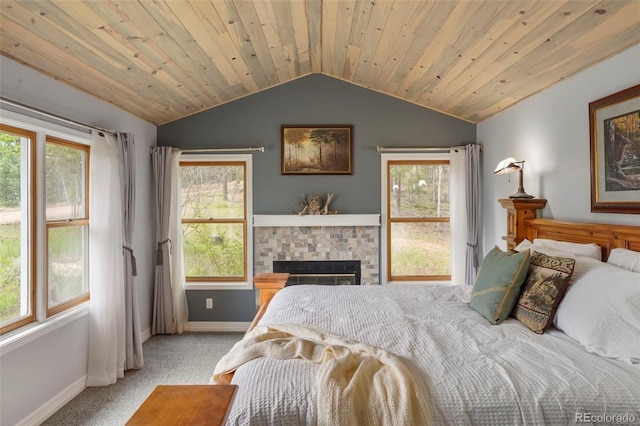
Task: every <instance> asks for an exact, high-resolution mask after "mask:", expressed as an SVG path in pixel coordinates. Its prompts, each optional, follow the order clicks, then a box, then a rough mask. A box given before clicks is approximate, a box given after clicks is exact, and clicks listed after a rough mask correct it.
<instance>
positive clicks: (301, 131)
mask: <svg viewBox="0 0 640 426" xmlns="http://www.w3.org/2000/svg"><path fill="white" fill-rule="evenodd" d="M281 135H282V161H281V164H282V174H283V175H350V174H353V141H352V138H353V126H351V125H317V126H297V125H295V126H294V125H282V129H281Z"/></svg>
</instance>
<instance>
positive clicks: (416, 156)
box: [380, 152, 451, 285]
mask: <svg viewBox="0 0 640 426" xmlns="http://www.w3.org/2000/svg"><path fill="white" fill-rule="evenodd" d="M424 160H432V161H433V160H447V161H448V160H450V156H449V153H448V152H437V153H393V154H380V167H381V170H380V176H381V181H380V188H382V194H381V197H380V199H381V205H380V213H381V214H380V284H382V285H397V284H421V285H424V284H428V285H437V284H445V285H448V284H451V281H392V282H388V281H387V273H388V271H389V268H388V265H387V246H388V245H387V239H388V238H389V236H388V235H387V234H388V233H387V219H389V217H388V214H387V202H388V201H389V200H388V197H387V194H388V191H387V180H388V176H387V170H388V164H389V161H424Z"/></svg>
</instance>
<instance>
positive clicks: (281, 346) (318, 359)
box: [213, 324, 430, 426]
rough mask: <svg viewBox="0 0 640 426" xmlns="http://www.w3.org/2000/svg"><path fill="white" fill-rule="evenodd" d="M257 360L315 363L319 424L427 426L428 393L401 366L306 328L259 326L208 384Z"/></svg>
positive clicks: (380, 353) (379, 352)
mask: <svg viewBox="0 0 640 426" xmlns="http://www.w3.org/2000/svg"><path fill="white" fill-rule="evenodd" d="M259 357H268V358H274V359H294V358H300V359H305V360H308V361H311V362H314V363H316V364H319V369H318V377H317V384H316V386H317V414H318V424H320V425H348V426H352V425H381V426H383V425H407V426H408V425H421V426H422V425H428V424H429V423H430V414H429V406H430V403H429V392H428V389H427V386H426V384H425V383H424V382H423V380H421V379H419V378H418V377H413V375H412V374H411V372H410V370H409V368H408V367H407V365H406V363H405V362H404V361H403V360H402V359H401V358H399V357H398V356H396V355H394V354H392V353H390V352H387V351H385V350H383V349H380V348H375V347H372V346H367V345H364V344H362V343H358V342H353V341H351V340H347V339H345V338H343V337H340V336H336V335H332V334H328V333H325V332H322V331H320V330H317V329H315V328H311V327H308V326H302V325H296V324H279V325H271V326H258V327H256V328H254V329H253V330H252V331H251V332H249V333H247V334H246V335H245V337H244V338H243V339H242V340H241V341H239V342H238V343H236V345H235V346H234V347H233V348H232V349H231V350H230V351H229V352H228V353H227V354H226V355H225V356H224V357H223V358H222V359H221V360H220V361H219V362H218V364H217V365H216V368H215V370H214V375H213V381H214V382H216V381H217V380H218V379H219V378H220V377H221V376H222V375H224V374H227V373H230V372H232V371H235V370H236V369H237V368H238V367H240V366H241V365H242V364H244V363H246V362H248V361H251V360H252V359H255V358H259Z"/></svg>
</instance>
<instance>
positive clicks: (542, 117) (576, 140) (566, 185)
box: [477, 45, 640, 253]
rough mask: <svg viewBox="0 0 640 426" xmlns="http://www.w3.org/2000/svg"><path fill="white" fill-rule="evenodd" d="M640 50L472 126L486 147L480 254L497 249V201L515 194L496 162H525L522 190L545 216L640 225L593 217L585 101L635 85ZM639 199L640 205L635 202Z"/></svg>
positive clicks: (501, 228) (501, 222) (628, 219)
mask: <svg viewBox="0 0 640 426" xmlns="http://www.w3.org/2000/svg"><path fill="white" fill-rule="evenodd" d="M639 70H640V45H636V46H635V47H633V48H631V49H628V50H626V51H624V52H622V53H620V54H618V55H617V56H614V57H612V58H610V59H608V60H607V61H604V62H602V63H600V64H598V65H595V66H593V67H591V68H589V69H588V70H586V71H583V72H582V73H580V74H578V75H575V76H573V77H571V78H568V79H566V80H564V81H562V82H560V83H558V84H556V85H555V86H553V87H551V88H549V89H547V90H545V91H543V92H541V93H538V94H536V95H534V96H532V97H530V98H528V99H526V100H524V101H522V102H520V103H518V104H517V105H515V106H513V107H511V108H509V109H507V110H506V111H504V112H502V113H500V114H497V115H495V116H493V117H491V118H489V119H487V120H485V121H483V122H481V123H479V124H478V126H477V140H478V142H480V143H482V144H483V145H484V147H483V148H484V151H483V165H484V172H483V179H484V186H483V187H484V192H483V197H484V207H483V214H484V219H483V225H484V226H483V249H484V253H487V252H488V250H490V249H491V248H493V246H494V245H496V244H498V245H499V246H500V247H502V248H503V249H504V246H505V244H504V241H502V239H501V237H502V236H503V235H505V232H506V215H505V211H504V209H503V208H502V207H501V206H500V204H499V203H498V201H497V200H498V198H506V197H507V196H508V195H510V194H512V193H514V192H516V189H517V186H518V179H517V175H516V174H513V175H512V176H511V182H508V181H507V179H508V178H507V177H506V175H501V176H494V175H493V170H494V169H495V167H496V165H497V164H498V162H500V160H502V159H504V158H506V157H515V158H516V159H518V160H526V163H525V170H524V187H525V190H526V192H527V193H529V194H531V195H534V196H535V197H536V198H546V199H547V200H548V202H547V207H546V208H545V209H544V210H543V211H542V216H543V217H545V218H553V219H558V220H572V221H581V222H592V223H616V224H623V225H640V216H639V215H637V214H611V213H591V189H590V188H591V186H590V185H591V175H590V170H591V169H590V164H591V163H590V158H589V155H590V154H589V151H590V145H589V102H592V101H594V100H597V99H600V98H603V97H605V96H607V95H610V94H613V93H616V92H619V91H620V90H623V89H626V88H628V87H631V86H633V85H636V84H638V83H640V71H639ZM639 201H640V200H639Z"/></svg>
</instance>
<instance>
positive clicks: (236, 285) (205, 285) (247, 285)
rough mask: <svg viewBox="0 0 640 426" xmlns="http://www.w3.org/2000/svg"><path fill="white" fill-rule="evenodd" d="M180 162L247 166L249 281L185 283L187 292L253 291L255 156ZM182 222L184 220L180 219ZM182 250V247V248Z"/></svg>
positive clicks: (205, 156) (187, 158) (193, 158)
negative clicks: (232, 162)
mask: <svg viewBox="0 0 640 426" xmlns="http://www.w3.org/2000/svg"><path fill="white" fill-rule="evenodd" d="M180 161H193V162H207V161H242V162H244V163H245V164H246V177H245V179H246V181H245V189H246V194H245V199H246V203H247V204H246V206H245V209H246V210H245V214H246V220H247V227H246V232H247V247H246V248H245V249H246V255H247V280H246V281H228V282H225V281H215V282H213V281H210V282H207V281H203V282H198V283H194V282H187V281H185V285H184V288H185V290H253V226H252V220H253V219H252V218H253V155H252V154H182V156H181V157H180ZM180 220H182V218H180ZM180 250H182V247H180Z"/></svg>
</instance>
